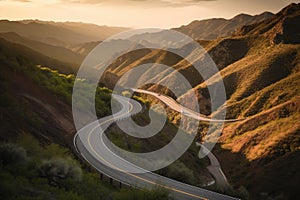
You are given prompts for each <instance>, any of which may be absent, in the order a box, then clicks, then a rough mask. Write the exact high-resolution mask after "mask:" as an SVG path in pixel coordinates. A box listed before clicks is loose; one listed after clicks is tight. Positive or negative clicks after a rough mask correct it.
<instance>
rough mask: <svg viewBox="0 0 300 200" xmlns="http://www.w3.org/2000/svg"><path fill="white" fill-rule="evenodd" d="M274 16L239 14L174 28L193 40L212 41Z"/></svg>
mask: <svg viewBox="0 0 300 200" xmlns="http://www.w3.org/2000/svg"><path fill="white" fill-rule="evenodd" d="M272 16H274V14H273V13H270V12H264V13H262V14H259V15H254V16H251V15H247V14H239V15H237V16H235V17H234V18H232V19H223V18H214V19H206V20H196V21H193V22H191V23H190V24H188V25H184V26H181V27H179V28H174V29H173V30H176V31H179V32H182V33H184V34H186V35H188V36H190V37H192V38H193V39H195V40H214V39H217V38H219V37H227V36H230V35H231V34H232V33H234V32H235V30H236V29H237V28H240V27H241V26H243V25H248V24H253V23H256V22H260V21H263V20H265V19H268V18H270V17H272Z"/></svg>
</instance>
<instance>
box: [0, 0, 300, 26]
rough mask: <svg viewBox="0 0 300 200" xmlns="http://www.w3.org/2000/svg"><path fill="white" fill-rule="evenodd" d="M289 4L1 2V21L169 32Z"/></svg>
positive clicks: (267, 0)
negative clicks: (74, 23)
mask: <svg viewBox="0 0 300 200" xmlns="http://www.w3.org/2000/svg"><path fill="white" fill-rule="evenodd" d="M292 2H295V3H298V2H299V1H289V0H0V18H2V19H10V20H19V19H41V20H52V21H81V22H90V23H95V24H99V25H111V26H126V27H131V28H145V27H147V28H149V27H153V28H154V27H159V28H170V27H178V26H181V25H183V24H188V23H190V22H191V21H193V20H196V19H198V20H199V19H206V18H212V17H223V18H232V17H233V16H235V15H237V14H239V13H248V14H259V13H261V12H264V11H271V12H278V11H279V10H280V9H281V8H283V7H284V6H286V5H288V4H290V3H292Z"/></svg>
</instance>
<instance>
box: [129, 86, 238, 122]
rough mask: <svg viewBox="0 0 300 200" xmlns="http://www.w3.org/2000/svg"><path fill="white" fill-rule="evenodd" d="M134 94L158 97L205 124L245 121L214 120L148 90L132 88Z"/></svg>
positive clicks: (171, 106)
mask: <svg viewBox="0 0 300 200" xmlns="http://www.w3.org/2000/svg"><path fill="white" fill-rule="evenodd" d="M131 89H132V90H133V91H134V92H137V93H144V94H149V95H151V96H154V97H156V98H157V99H159V100H161V101H162V102H163V103H165V104H166V105H167V106H169V107H170V108H171V109H173V110H175V111H177V112H180V113H182V114H183V115H185V116H187V117H191V118H194V119H197V120H200V121H204V122H214V123H218V122H219V123H224V122H225V123H229V122H237V121H241V120H244V119H243V118H241V119H213V118H209V117H207V116H205V115H202V114H200V113H197V112H195V111H193V110H191V109H189V108H186V107H183V106H181V105H180V104H179V103H177V102H176V101H175V100H174V99H172V98H171V97H168V96H165V95H160V94H158V93H155V92H150V91H148V90H142V89H135V88H131Z"/></svg>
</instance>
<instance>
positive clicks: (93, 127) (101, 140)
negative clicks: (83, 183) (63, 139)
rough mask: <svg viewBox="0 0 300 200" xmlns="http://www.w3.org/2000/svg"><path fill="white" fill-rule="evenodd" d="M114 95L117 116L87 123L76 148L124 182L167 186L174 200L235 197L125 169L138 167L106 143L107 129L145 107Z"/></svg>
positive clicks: (75, 142)
mask: <svg viewBox="0 0 300 200" xmlns="http://www.w3.org/2000/svg"><path fill="white" fill-rule="evenodd" d="M113 96H114V98H115V99H116V100H118V101H119V102H120V103H121V105H122V110H121V111H119V112H118V113H117V114H115V115H114V116H108V117H104V118H101V119H99V120H98V121H95V122H92V123H90V124H88V125H87V126H85V127H83V128H82V129H81V130H79V131H78V132H77V134H76V135H75V137H74V146H75V148H76V150H77V151H78V153H79V154H80V155H81V156H82V157H83V158H84V159H85V160H86V161H87V162H88V163H90V164H91V165H92V166H93V167H94V168H95V169H96V170H98V171H99V172H101V173H103V174H105V175H107V176H108V177H111V178H113V179H115V180H117V181H119V182H122V183H123V184H126V185H130V186H133V187H137V188H147V189H152V188H153V187H154V186H161V187H163V188H165V189H168V190H169V191H170V194H171V195H172V196H173V197H174V198H175V199H202V200H208V199H213V200H227V199H228V200H230V199H236V198H233V197H230V196H227V195H223V194H219V193H216V192H212V191H209V190H205V189H202V188H198V187H195V186H192V185H188V184H185V183H181V182H179V181H175V180H172V179H169V178H167V177H163V176H160V175H158V174H155V173H152V172H145V173H139V174H134V173H128V172H126V171H124V170H122V169H126V167H131V168H132V167H137V168H139V167H138V166H135V165H134V164H132V163H129V162H128V161H126V160H124V159H122V158H120V157H119V156H118V155H116V154H115V153H114V152H112V151H111V150H110V149H109V148H108V147H107V146H106V142H107V140H108V138H107V137H106V135H105V134H104V131H105V129H107V128H108V127H109V126H110V125H111V124H112V123H113V122H115V121H116V120H121V119H123V118H126V117H129V116H130V115H133V114H136V113H138V112H140V110H141V109H142V108H141V105H140V104H139V103H138V102H136V101H134V100H130V101H129V103H128V100H126V99H127V98H126V99H125V97H122V96H119V95H113ZM120 168H122V169H120Z"/></svg>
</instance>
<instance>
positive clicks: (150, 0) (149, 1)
mask: <svg viewBox="0 0 300 200" xmlns="http://www.w3.org/2000/svg"><path fill="white" fill-rule="evenodd" d="M61 1H62V2H67V3H81V4H99V5H122V6H123V5H130V6H145V7H148V6H149V7H160V6H170V7H186V6H191V5H198V4H200V3H201V2H204V1H216V0H61Z"/></svg>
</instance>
